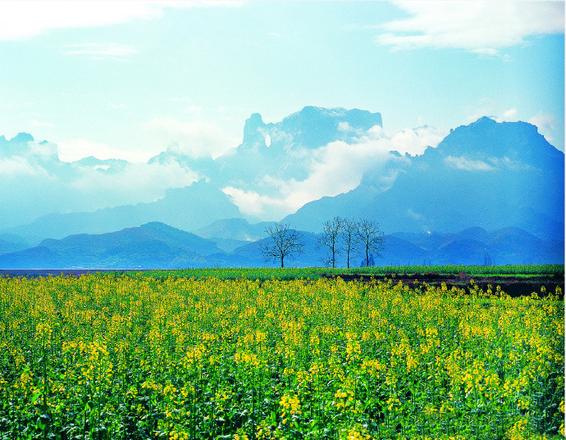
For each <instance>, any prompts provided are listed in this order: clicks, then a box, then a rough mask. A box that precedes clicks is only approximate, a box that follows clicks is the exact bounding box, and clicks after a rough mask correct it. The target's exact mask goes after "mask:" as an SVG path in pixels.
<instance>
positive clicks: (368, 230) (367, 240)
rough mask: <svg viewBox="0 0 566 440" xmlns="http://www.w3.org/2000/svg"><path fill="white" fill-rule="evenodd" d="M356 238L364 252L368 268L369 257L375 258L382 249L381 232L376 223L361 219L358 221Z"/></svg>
mask: <svg viewBox="0 0 566 440" xmlns="http://www.w3.org/2000/svg"><path fill="white" fill-rule="evenodd" d="M357 238H358V242H359V243H360V245H361V247H362V249H363V251H364V256H365V264H366V266H369V261H370V255H372V253H373V254H374V255H375V256H377V255H379V254H380V252H381V250H382V249H383V232H381V229H380V228H379V225H378V224H377V223H375V222H372V221H371V220H368V219H362V220H360V221H358V232H357Z"/></svg>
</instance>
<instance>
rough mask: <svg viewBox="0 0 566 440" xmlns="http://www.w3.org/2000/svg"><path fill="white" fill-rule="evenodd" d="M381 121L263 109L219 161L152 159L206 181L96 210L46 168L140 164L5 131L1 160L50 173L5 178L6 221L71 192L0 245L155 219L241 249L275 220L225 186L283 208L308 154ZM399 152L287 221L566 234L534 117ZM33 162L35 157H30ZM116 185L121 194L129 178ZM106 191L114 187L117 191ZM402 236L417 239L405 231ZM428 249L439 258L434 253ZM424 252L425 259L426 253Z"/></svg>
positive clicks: (460, 130)
mask: <svg viewBox="0 0 566 440" xmlns="http://www.w3.org/2000/svg"><path fill="white" fill-rule="evenodd" d="M381 125H382V117H381V114H380V113H373V112H369V111H365V110H359V109H351V110H346V109H342V108H334V109H325V108H320V107H313V106H307V107H304V108H303V109H302V110H300V111H298V112H296V113H293V114H291V115H289V116H287V117H285V118H283V119H282V120H281V121H279V122H270V123H266V122H264V121H263V118H262V117H261V115H259V114H253V115H252V116H251V117H250V118H249V119H248V120H247V122H246V124H245V127H244V133H243V141H242V143H241V145H239V146H238V147H237V148H235V149H234V150H232V151H231V152H230V153H229V154H226V155H223V156H221V157H218V158H216V159H212V158H194V157H190V156H188V155H185V154H183V153H182V151H180V150H167V151H165V152H163V153H161V154H159V155H157V156H155V157H154V158H152V159H151V160H150V161H149V162H148V164H147V166H150V165H151V166H158V167H162V168H158V170H159V174H158V180H161V179H162V176H163V178H164V177H166V175H167V173H168V172H169V171H170V170H175V172H179V170H182V173H184V172H185V171H187V170H191V171H190V173H195V174H196V175H198V177H197V181H196V182H195V183H193V184H191V185H190V186H185V187H179V188H172V189H169V190H167V191H166V192H165V195H164V196H163V197H161V198H158V199H153V201H149V202H147V201H146V202H143V203H132V204H119V205H117V206H115V207H108V208H103V209H97V210H93V211H88V212H87V211H84V210H80V209H78V210H77V209H75V208H76V207H77V206H86V205H88V204H89V202H90V200H89V198H90V197H91V196H93V197H94V196H96V197H98V198H102V199H103V198H104V197H105V195H104V191H103V190H101V191H99V193H96V194H94V195H92V194H90V193H89V194H88V195H84V194H83V193H82V192H81V191H75V192H73V191H72V188H73V185H64V183H65V181H64V180H62V181H61V182H60V183H59V184H58V185H59V186H57V185H55V186H53V187H51V186H49V185H47V184H46V182H47V181H48V180H49V179H47V180H45V179H44V178H43V177H41V176H42V175H43V174H42V173H43V171H45V172H46V173H47V174H49V173H52V174H53V175H57V176H75V177H76V176H81V175H82V173H84V174H85V175H86V176H88V177H89V178H90V177H92V176H96V177H97V178H100V176H108V177H109V178H110V177H112V178H115V176H119V175H120V173H122V172H130V173H131V172H133V171H132V170H133V168H132V165H131V164H129V163H128V162H126V161H122V160H100V159H97V158H93V157H88V158H84V159H81V160H79V161H76V162H72V163H65V162H62V161H60V160H59V158H58V155H57V148H56V147H55V146H54V145H52V144H49V143H47V142H37V141H35V140H33V137H32V136H31V135H29V134H25V133H21V134H19V135H17V136H16V137H14V138H13V139H10V140H7V139H5V138H4V137H0V159H1V160H4V161H7V162H6V163H8V169H9V170H12V169H13V170H16V171H17V172H29V173H32V172H35V171H34V170H35V169H36V168H37V169H38V170H40V172H39V174H33V175H30V177H26V178H25V179H23V178H22V179H20V178H19V177H18V178H17V179H16V177H14V176H10V175H8V176H7V175H6V173H4V175H0V183H1V182H2V179H4V180H6V179H7V180H6V182H5V184H4V185H0V197H1V198H2V201H3V203H2V204H1V206H0V219H6V218H10V219H12V213H14V214H13V218H19V217H18V215H19V214H17V213H15V209H19V208H18V207H19V206H23V207H24V208H22V209H24V210H26V209H27V208H28V207H29V208H30V210H32V211H33V212H40V211H42V210H46V209H48V207H49V206H51V208H52V209H53V207H54V206H57V205H56V204H54V202H53V200H56V199H57V197H61V196H62V195H66V194H67V193H69V194H70V195H69V200H68V202H69V203H68V204H67V205H65V206H64V207H65V209H64V211H66V213H52V214H48V215H44V216H40V217H39V218H36V220H34V221H33V222H31V223H27V224H23V225H22V224H20V225H19V226H15V227H10V228H4V229H3V230H1V231H0V232H1V233H2V234H3V235H4V236H5V234H10V236H12V237H14V236H17V237H19V238H18V239H17V240H16V242H18V240H19V243H20V244H18V243H16V242H14V241H13V240H11V239H10V240H5V239H2V237H1V236H0V240H3V241H0V252H4V253H5V252H7V251H10V252H12V251H13V252H17V251H20V250H21V249H22V247H21V243H28V244H38V243H39V242H41V241H42V240H43V239H45V238H54V239H62V238H64V237H67V236H69V235H72V234H80V233H89V234H102V233H108V232H112V231H117V230H120V229H123V228H129V227H136V226H138V225H140V224H144V223H148V222H153V221H157V222H162V223H166V224H168V225H171V226H173V227H176V228H180V229H183V230H187V231H192V232H197V233H199V234H201V235H203V236H205V237H206V238H208V239H210V240H211V241H213V242H214V243H215V245H217V247H218V248H220V249H219V250H221V251H224V252H228V253H231V252H232V251H234V252H235V251H236V250H237V249H238V248H239V247H241V246H240V245H242V244H244V243H243V242H248V241H255V240H258V239H261V238H262V237H263V236H264V235H262V234H263V233H264V229H265V226H266V225H268V224H269V222H258V221H257V219H254V218H253V217H251V216H244V215H243V214H242V212H241V211H240V209H239V208H238V207H237V206H236V204H235V201H234V200H235V199H233V198H232V197H231V196H228V195H227V194H230V193H229V192H225V190H226V188H227V187H230V186H231V185H235V186H236V187H237V189H239V190H241V191H243V192H244V195H245V196H246V197H248V196H249V197H250V199H249V200H251V202H246V203H250V204H252V205H253V200H254V197H255V198H256V199H257V200H258V203H259V201H260V200H261V199H263V198H265V199H270V198H271V197H272V196H273V200H274V201H275V202H274V203H275V205H276V204H277V202H279V200H278V198H277V197H278V196H279V195H278V194H277V189H274V188H276V187H277V185H281V184H285V183H286V182H291V183H293V182H301V181H303V180H304V179H307V178H308V177H309V176H310V175H311V174H310V173H312V167H313V166H314V165H316V162H308V161H306V159H305V158H307V157H311V156H308V154H310V153H309V152H312V151H315V154H318V152H319V151H320V150H317V149H319V148H322V149H323V150H324V146H325V145H326V144H327V143H328V142H333V141H339V142H345V143H346V144H347V145H346V147H347V148H352V151H353V152H354V150H355V149H356V148H358V147H359V145H358V144H357V142H358V141H359V140H360V138H364V136H367V133H368V130H370V129H371V128H372V127H376V126H377V127H381ZM364 139H365V140H364V142H369V141H368V140H367V138H364ZM342 145H343V144H342ZM388 157H390V160H388V162H387V163H386V165H384V166H377V167H374V168H370V169H369V170H368V171H367V172H365V174H364V175H363V178H362V180H361V183H360V184H359V185H358V187H356V188H355V189H353V190H352V191H349V192H346V193H342V194H339V195H337V196H332V197H322V198H320V199H318V200H314V201H312V202H309V203H307V204H305V205H304V206H303V207H301V208H300V209H299V210H298V211H297V212H295V213H293V214H291V215H289V216H287V217H285V218H284V219H283V222H286V223H290V224H291V226H292V227H294V228H297V229H298V230H302V231H306V232H312V233H316V232H318V231H320V229H321V225H322V223H323V222H324V221H325V220H327V219H329V218H332V217H333V216H341V217H360V218H368V219H372V220H375V221H377V222H379V223H380V225H381V226H382V228H383V229H384V231H385V232H386V233H387V234H389V235H390V234H393V233H396V232H397V231H405V233H409V234H411V233H414V234H421V233H423V232H427V231H431V232H433V233H434V234H447V233H460V231H462V230H464V229H467V228H470V227H479V228H483V229H484V230H488V231H493V230H501V229H505V228H519V229H521V230H524V231H527V232H528V233H530V234H532V235H533V236H534V237H535V238H536V239H540V240H542V241H543V242H553V243H560V242H563V241H564V154H563V152H561V151H559V150H557V149H556V148H555V147H553V146H552V145H551V144H549V143H548V142H547V141H546V139H545V138H544V137H543V136H542V135H541V134H540V133H538V130H537V128H536V127H535V126H533V125H531V124H528V123H525V122H496V121H494V120H493V119H490V118H487V117H483V118H480V119H478V120H477V121H475V122H473V123H471V124H468V125H463V126H460V127H457V128H455V129H454V130H451V132H450V134H449V135H448V136H446V137H445V139H444V140H443V141H442V142H440V143H439V144H438V146H437V147H429V148H427V149H426V151H425V152H424V153H423V154H422V155H417V156H411V155H407V154H405V155H401V154H399V153H391V154H390V156H388ZM24 158H28V159H29V163H28V162H25V163H24V162H22V160H23V159H24ZM346 160H347V158H346ZM313 164H314V165H313ZM28 168H29V169H28ZM41 170H43V171H41ZM141 171H142V172H145V171H147V170H146V169H145V168H143V169H141ZM136 172H137V171H136ZM190 173H189V174H190ZM142 175H143V173H142ZM6 176H7V177H6ZM104 178H106V177H104ZM42 179H43V180H42ZM86 180H88V179H86ZM24 181H25V185H24V187H25V191H24V192H23V193H21V192H19V190H18V189H17V188H13V185H14V184H15V183H18V184H20V185H22V182H24ZM72 182H74V181H72ZM116 182H117V184H116V185H115V187H116V189H117V190H118V189H120V184H119V183H120V180H117V181H116ZM384 182H385V184H384ZM78 183H79V184H82V181H79V182H78ZM79 187H80V185H79ZM67 188H70V189H69V190H67ZM2 191H3V192H2ZM246 191H247V193H246ZM274 191H275V192H274ZM106 192H107V193H109V194H112V193H114V187H112V188H111V189H109V190H108V189H107V190H106ZM70 199H73V200H70ZM252 208H253V206H252ZM251 212H253V209H252V210H251ZM22 218H23V217H22ZM248 220H249V221H251V222H252V223H254V222H256V224H255V225H253V224H250V223H248ZM10 221H13V219H12V220H10ZM2 234H0V235H2ZM472 235H473V234H472ZM391 237H392V238H391V240H394V239H402V240H404V241H407V240H405V239H404V238H403V237H401V236H398V235H392V236H391ZM477 241H479V242H485V240H483V239H482V240H478V237H474V236H470V237H468V241H466V243H465V244H466V246H468V248H469V250H470V252H472V251H471V250H472V247H473V246H476V247H477V245H476V243H475V242H477ZM407 242H409V243H412V244H415V243H413V242H411V241H410V240H408V241H407ZM401 244H402V243H400V242H399V246H401ZM462 246H464V244H462ZM417 247H418V248H419V249H422V250H424V251H425V254H423V255H425V256H426V257H427V258H428V257H430V255H429V253H430V249H428V248H426V247H422V248H421V246H420V245H417ZM478 249H479V248H478ZM413 251H414V252H415V255H419V257H418V258H421V256H422V255H421V252H420V251H419V250H418V249H413ZM474 252H475V251H474ZM478 252H479V251H478ZM472 253H473V252H472ZM476 253H477V252H476ZM456 254H458V252H456ZM423 258H424V257H423Z"/></svg>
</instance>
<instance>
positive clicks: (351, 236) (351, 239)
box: [341, 218, 358, 268]
mask: <svg viewBox="0 0 566 440" xmlns="http://www.w3.org/2000/svg"><path fill="white" fill-rule="evenodd" d="M341 235H342V245H343V246H344V252H345V253H346V267H347V268H350V258H351V256H352V253H354V252H355V251H356V250H357V248H358V241H357V235H358V222H357V221H355V220H353V219H350V218H345V219H342V234H341Z"/></svg>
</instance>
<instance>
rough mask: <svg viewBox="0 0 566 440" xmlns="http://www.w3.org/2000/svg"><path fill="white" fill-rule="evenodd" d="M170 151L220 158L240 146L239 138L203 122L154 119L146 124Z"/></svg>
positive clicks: (165, 118)
mask: <svg viewBox="0 0 566 440" xmlns="http://www.w3.org/2000/svg"><path fill="white" fill-rule="evenodd" d="M146 128H147V129H149V130H151V131H153V132H154V133H155V134H156V135H157V136H158V137H159V138H160V140H161V142H162V143H165V144H168V145H172V146H171V147H169V150H171V151H175V152H178V153H183V154H186V155H188V156H191V157H203V156H205V157H206V156H209V157H218V156H220V155H222V154H223V153H226V152H228V151H229V150H232V149H233V148H235V147H236V146H237V145H238V141H239V139H238V137H236V136H235V135H231V134H229V133H227V132H226V129H225V128H224V127H221V126H219V125H216V124H214V123H211V122H208V121H203V120H192V121H181V120H178V119H175V118H167V117H160V118H154V119H152V120H151V121H149V122H148V123H147V124H146Z"/></svg>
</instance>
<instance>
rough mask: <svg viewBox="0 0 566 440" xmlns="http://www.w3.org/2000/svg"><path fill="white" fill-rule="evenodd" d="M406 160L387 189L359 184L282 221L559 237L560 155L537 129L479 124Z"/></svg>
mask: <svg viewBox="0 0 566 440" xmlns="http://www.w3.org/2000/svg"><path fill="white" fill-rule="evenodd" d="M408 159H409V160H408V163H407V165H405V166H404V168H403V169H402V170H401V171H400V173H399V175H398V177H397V179H396V180H395V182H394V183H393V185H392V186H391V187H390V188H389V189H388V190H386V191H384V192H382V193H378V194H375V191H372V190H371V188H369V186H368V184H367V183H365V182H362V184H361V185H360V186H359V187H358V188H356V189H355V190H353V191H351V192H349V193H346V194H342V195H339V196H337V197H329V198H325V199H321V200H317V201H314V202H311V203H308V204H307V205H305V206H304V207H303V208H301V209H299V210H298V212H297V213H296V214H293V215H290V216H288V217H287V218H286V219H285V221H288V222H290V223H291V224H292V225H293V226H295V227H297V228H300V229H305V230H319V228H320V224H321V222H322V221H323V220H324V219H325V218H329V217H331V216H333V215H349V216H361V217H369V218H372V219H375V220H376V221H379V222H380V223H381V225H382V227H383V229H384V230H385V231H386V232H395V231H407V232H409V231H414V232H419V231H445V232H450V231H457V230H461V229H465V228H467V227H470V226H479V227H483V228H485V229H491V230H493V229H499V228H503V227H508V226H516V227H521V228H523V229H526V230H528V231H531V232H533V233H536V234H537V235H539V236H541V237H543V238H556V239H563V219H564V154H563V153H562V152H561V151H559V150H557V149H556V148H554V147H553V146H552V145H550V144H549V143H548V142H547V141H546V139H545V138H544V137H543V136H542V135H540V134H539V133H538V131H537V128H536V127H535V126H533V125H531V124H527V123H524V122H504V123H499V122H495V121H494V120H492V119H489V118H481V119H479V120H478V121H476V122H474V123H473V124H470V125H467V126H462V127H458V128H456V129H455V130H453V131H452V132H451V133H450V134H449V135H448V136H447V137H446V138H445V139H444V140H443V141H442V142H441V143H440V144H439V145H438V146H437V147H436V148H428V149H427V150H426V151H425V153H424V154H423V155H422V156H416V157H408Z"/></svg>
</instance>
